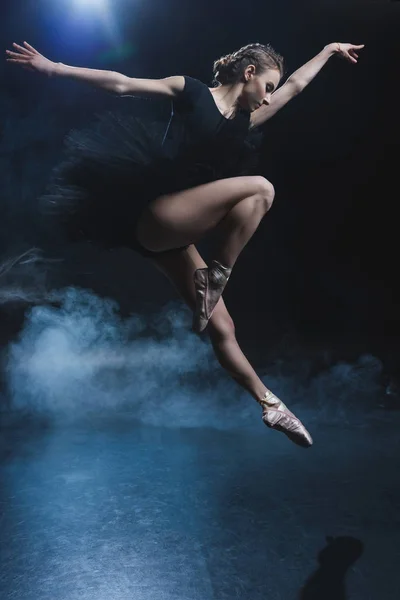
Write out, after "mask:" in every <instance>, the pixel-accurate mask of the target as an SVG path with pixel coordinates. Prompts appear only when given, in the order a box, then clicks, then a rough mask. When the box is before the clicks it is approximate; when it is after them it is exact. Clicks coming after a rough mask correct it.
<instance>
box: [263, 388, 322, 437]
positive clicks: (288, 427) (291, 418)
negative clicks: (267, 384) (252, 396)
mask: <svg viewBox="0 0 400 600" xmlns="http://www.w3.org/2000/svg"><path fill="white" fill-rule="evenodd" d="M259 404H261V407H262V409H263V415H262V420H263V421H264V423H265V424H266V426H267V427H270V428H271V429H276V431H282V433H284V434H285V435H287V437H288V438H289V439H290V440H291V441H292V442H294V443H295V444H297V445H298V446H302V447H303V448H309V447H310V446H312V444H313V440H312V437H311V435H310V434H309V433H308V431H307V429H306V428H305V427H304V425H303V423H302V422H301V421H300V420H299V419H298V418H297V417H295V415H294V414H293V413H291V412H290V410H289V409H288V408H287V406H286V405H285V404H284V403H283V402H282V401H281V400H279V398H277V397H276V396H275V394H273V393H272V392H270V391H269V390H267V392H266V393H265V396H264V398H263V399H262V400H260V401H259Z"/></svg>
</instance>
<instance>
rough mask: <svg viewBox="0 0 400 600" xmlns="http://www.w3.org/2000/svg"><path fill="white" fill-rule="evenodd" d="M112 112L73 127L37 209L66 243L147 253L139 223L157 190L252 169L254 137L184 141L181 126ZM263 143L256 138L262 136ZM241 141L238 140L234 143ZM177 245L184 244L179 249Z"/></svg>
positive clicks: (165, 191) (181, 187) (186, 186)
mask: <svg viewBox="0 0 400 600" xmlns="http://www.w3.org/2000/svg"><path fill="white" fill-rule="evenodd" d="M166 125H167V124H166V123H165V122H164V121H161V120H160V121H155V120H153V121H152V120H150V119H148V118H147V119H145V118H143V117H137V116H135V115H126V114H123V113H118V112H108V113H105V114H103V115H101V116H99V117H98V120H97V122H96V124H95V125H94V126H92V127H90V128H89V129H86V130H80V131H73V132H71V133H70V134H69V135H68V136H67V138H66V141H65V151H64V160H63V161H62V163H61V164H60V165H59V166H58V167H56V169H55V170H54V173H53V176H52V178H51V181H50V184H49V186H48V189H47V190H46V193H45V194H44V195H43V196H42V198H41V199H40V210H41V213H42V215H43V218H44V219H45V221H46V222H47V225H48V226H49V227H52V228H55V229H56V230H57V231H59V232H60V234H61V235H63V236H65V237H66V238H67V239H68V240H69V241H83V240H87V241H91V242H94V243H96V244H99V245H101V246H102V247H106V248H116V247H121V246H125V247H129V248H132V249H134V250H136V251H137V252H139V253H140V254H142V255H143V256H152V255H153V254H154V253H153V252H150V251H148V250H146V249H145V248H143V247H142V246H141V245H140V244H139V243H138V241H137V240H136V236H135V228H136V224H137V221H138V218H139V216H140V214H141V212H142V211H143V208H144V207H145V206H146V204H147V203H148V202H150V201H151V200H153V199H154V198H157V197H158V196H160V195H163V194H168V193H172V192H177V191H180V190H185V189H189V188H192V187H195V186H197V185H201V184H203V183H207V182H210V181H215V180H217V179H222V178H225V177H233V176H238V175H243V174H248V173H251V172H254V170H255V168H256V165H257V157H258V148H257V143H255V139H256V138H255V136H254V135H253V136H252V137H251V138H250V136H249V139H248V140H246V141H245V143H244V142H243V140H241V141H240V143H239V142H237V141H235V140H232V139H221V140H214V141H213V143H212V144H210V143H209V142H208V145H205V144H204V143H203V142H202V143H200V144H199V143H198V144H190V143H188V142H187V139H186V143H183V140H184V137H185V135H184V132H183V129H182V127H181V126H180V127H175V128H174V127H173V128H171V134H172V137H169V138H168V139H167V140H166V139H165V134H166V131H167V130H166ZM257 140H259V137H257ZM236 142H237V143H236ZM177 249H178V250H179V248H177Z"/></svg>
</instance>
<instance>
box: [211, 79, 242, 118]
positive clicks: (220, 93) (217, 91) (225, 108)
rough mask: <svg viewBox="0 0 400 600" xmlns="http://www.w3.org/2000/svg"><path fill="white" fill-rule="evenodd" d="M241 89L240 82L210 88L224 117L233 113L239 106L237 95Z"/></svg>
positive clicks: (238, 95)
mask: <svg viewBox="0 0 400 600" xmlns="http://www.w3.org/2000/svg"><path fill="white" fill-rule="evenodd" d="M242 89H243V84H242V83H232V84H226V85H220V86H218V87H216V88H211V92H212V94H213V95H214V98H215V101H216V103H217V105H218V107H219V109H220V110H221V112H222V113H223V114H224V115H225V116H226V117H230V116H232V115H234V114H235V113H236V112H237V110H238V109H239V108H240V104H239V97H240V95H241V93H242Z"/></svg>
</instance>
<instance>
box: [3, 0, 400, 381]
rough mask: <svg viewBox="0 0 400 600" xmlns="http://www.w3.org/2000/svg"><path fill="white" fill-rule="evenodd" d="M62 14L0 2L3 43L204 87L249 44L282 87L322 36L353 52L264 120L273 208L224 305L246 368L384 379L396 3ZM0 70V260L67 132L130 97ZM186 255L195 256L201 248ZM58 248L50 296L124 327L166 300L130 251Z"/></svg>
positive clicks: (31, 234) (392, 301) (19, 310)
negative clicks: (104, 314) (122, 321)
mask: <svg viewBox="0 0 400 600" xmlns="http://www.w3.org/2000/svg"><path fill="white" fill-rule="evenodd" d="M72 5H73V3H71V2H67V1H58V2H51V1H49V0H35V1H33V0H32V1H30V2H29V1H25V0H24V1H21V0H14V1H13V2H12V3H11V2H3V3H2V5H1V8H0V39H1V44H2V47H3V49H4V50H5V49H6V48H10V47H11V44H12V42H13V41H17V42H22V41H23V40H27V41H28V42H30V43H31V44H32V45H33V46H35V47H36V48H37V49H38V50H39V51H41V52H42V53H43V54H45V55H46V56H48V57H49V58H51V59H52V60H55V61H60V62H64V63H66V64H70V65H75V66H87V67H93V68H106V69H110V70H117V71H120V72H123V73H125V74H127V75H130V76H137V77H163V76H168V75H173V74H189V75H191V76H193V77H197V78H199V79H201V80H203V81H204V82H206V83H208V84H211V76H212V73H211V68H212V63H213V60H215V59H216V58H218V57H219V56H220V55H222V54H225V53H227V52H230V51H232V50H234V49H237V48H238V47H240V46H242V45H244V44H246V43H249V42H254V41H260V42H263V43H267V42H269V43H271V44H272V45H273V46H274V47H275V48H276V49H277V50H278V51H279V52H280V53H282V54H283V55H284V57H285V60H286V72H287V75H289V74H290V73H292V72H293V71H294V70H295V69H296V68H298V67H299V66H301V65H302V64H304V63H305V62H306V61H307V60H309V59H310V58H311V57H312V56H314V55H315V54H317V53H318V52H319V51H320V50H321V49H322V48H323V47H324V46H325V45H326V44H328V43H330V42H333V41H341V42H351V43H355V44H360V43H363V44H365V49H364V50H363V51H362V52H361V56H360V60H359V64H358V65H356V66H354V65H350V64H349V63H347V62H345V61H343V60H341V59H339V58H337V57H333V58H331V59H330V60H329V62H328V64H327V65H326V66H325V67H324V69H323V70H322V71H321V73H320V74H319V75H318V76H317V78H316V79H315V80H314V81H313V82H312V83H311V84H310V86H309V87H308V88H307V89H306V90H305V91H304V92H303V94H302V95H301V96H300V97H298V98H296V99H295V100H294V101H293V102H292V103H291V104H290V105H289V106H287V107H285V109H284V110H282V112H281V113H279V114H278V115H277V116H276V117H275V118H274V119H273V120H271V121H269V122H268V124H267V126H266V143H265V147H264V150H263V174H264V175H265V176H266V177H267V178H268V179H270V180H271V181H272V182H273V184H274V186H275V188H276V192H277V195H276V200H275V203H274V206H273V209H272V211H271V212H270V213H269V214H268V216H267V217H266V219H265V220H264V221H263V223H262V224H261V226H260V228H259V230H258V231H257V233H256V235H255V236H254V238H253V240H252V241H251V243H250V244H249V245H248V246H247V248H246V249H245V251H244V252H243V255H242V257H241V259H240V260H239V262H238V264H237V266H236V267H235V271H234V275H233V276H232V279H231V282H230V285H229V289H227V291H226V301H227V304H228V307H229V309H230V311H231V313H232V316H233V318H234V319H235V322H236V325H237V331H238V337H239V340H240V341H241V342H242V344H243V346H244V348H245V349H246V352H247V353H248V354H249V355H251V357H252V358H253V360H254V361H255V362H256V363H257V361H258V362H263V364H267V363H268V360H275V359H276V357H277V356H278V355H279V356H281V357H284V358H286V359H291V358H293V359H296V358H297V357H298V356H299V355H301V356H303V357H304V356H308V357H311V358H312V361H313V364H314V368H315V369H316V370H318V369H320V368H321V366H322V367H324V366H326V365H327V363H329V364H331V363H332V362H335V361H337V360H340V359H344V360H350V361H351V360H355V359H356V358H357V357H358V356H359V355H361V354H363V353H371V354H373V355H374V356H376V357H377V358H378V359H379V360H381V361H383V363H384V366H385V371H386V372H387V373H388V374H391V375H394V374H396V372H397V371H398V368H399V365H398V355H399V352H398V342H399V325H400V320H399V311H398V299H399V286H398V206H397V205H398V161H397V157H398V152H397V144H398V133H399V127H398V125H399V119H398V95H397V92H396V90H397V89H398V72H399V71H398V64H399V58H400V43H399V21H400V3H396V2H385V1H383V0H381V1H362V0H358V1H356V0H353V1H349V0H346V1H345V0H340V1H335V2H334V1H333V0H320V1H318V2H317V1H316V0H315V1H308V2H303V3H299V2H295V1H294V0H280V1H276V0H273V1H268V2H266V1H265V0H264V1H259V0H249V1H247V2H246V3H243V2H236V1H232V2H229V3H226V2H225V1H224V0H213V1H212V2H211V1H209V0H202V1H201V2H190V3H182V2H180V1H177V0H169V1H168V2H165V1H164V0H163V1H161V0H154V1H152V2H140V1H137V2H129V1H128V0H115V1H114V2H113V8H112V11H111V17H112V18H111V17H110V18H108V19H107V26H106V25H105V23H104V21H103V20H102V19H101V18H100V17H99V13H98V11H96V10H95V9H94V8H93V7H92V8H91V9H89V8H87V10H86V11H81V12H80V13H79V14H78V13H74V11H73V9H72ZM0 69H1V71H0V73H1V75H0V76H1V82H2V86H1V92H0V107H1V146H0V172H1V179H0V198H1V206H2V210H1V214H2V219H1V223H0V251H1V252H2V255H3V256H4V259H7V258H9V257H11V256H13V255H15V254H17V253H18V252H21V251H23V250H25V249H27V248H29V247H30V246H32V245H36V246H40V245H41V241H42V237H41V236H43V235H44V234H43V232H42V230H41V223H40V219H39V217H38V212H37V205H36V200H37V197H38V196H39V194H40V193H41V192H42V191H43V189H44V187H45V185H46V182H47V180H48V178H49V175H50V172H51V169H52V167H53V166H54V165H55V164H56V163H57V161H58V160H59V158H60V157H61V150H62V140H63V137H64V136H65V134H66V133H67V132H68V131H69V130H70V129H71V128H74V127H82V126H85V125H87V124H88V123H90V122H91V120H92V118H93V115H95V114H96V113H97V112H99V111H101V110H103V109H108V108H110V107H111V108H112V107H113V106H115V103H116V102H132V103H133V104H132V106H138V104H142V103H143V102H145V101H143V100H137V99H136V100H130V99H129V100H120V99H114V98H111V97H110V96H108V95H107V94H105V93H103V92H100V91H97V90H95V89H92V88H89V87H86V86H85V85H82V84H78V83H76V82H72V81H66V80H57V79H46V78H43V77H41V76H38V75H35V74H31V73H28V72H26V71H23V70H19V69H17V68H15V67H12V66H10V65H8V64H7V63H6V62H5V61H3V62H2V63H1V65H0ZM157 110H163V107H162V106H161V107H160V106H158V105H157ZM201 249H202V250H203V251H204V253H205V255H206V256H207V252H208V251H209V247H208V242H207V241H206V242H205V244H204V246H202V248H201ZM68 252H69V253H70V255H71V257H72V261H71V264H74V265H75V266H74V267H72V268H70V267H68V268H65V266H61V267H60V270H59V271H58V273H57V274H56V275H54V273H53V274H52V275H51V276H50V282H51V281H52V280H51V277H54V278H55V279H54V281H56V283H54V285H58V284H60V283H61V284H62V285H63V284H67V283H73V284H77V285H81V286H83V287H87V288H89V289H92V290H94V292H95V293H96V294H99V295H106V296H109V297H113V298H115V299H116V300H117V301H118V303H119V305H120V309H121V313H122V314H123V315H127V314H130V313H131V312H135V311H136V312H140V313H141V314H142V315H146V314H149V315H150V314H153V313H154V312H156V311H158V310H159V309H160V308H161V307H162V306H163V305H164V304H165V303H167V302H168V301H169V300H170V299H172V298H175V297H176V294H175V292H174V290H172V288H170V286H169V283H168V282H167V281H165V280H164V279H163V278H162V276H161V275H160V274H159V273H158V272H156V271H155V270H154V269H153V267H151V266H150V265H148V263H147V262H146V261H145V260H143V259H142V258H141V257H140V256H138V255H136V254H134V253H132V252H131V251H128V250H123V249H121V250H118V251H114V252H111V253H110V252H105V251H101V250H98V249H96V248H93V247H89V248H86V247H81V248H78V247H76V248H75V249H68ZM18 277H20V278H21V286H22V287H23V286H24V285H26V286H28V287H29V286H31V287H32V286H33V287H35V285H36V282H37V281H38V280H37V279H36V278H37V277H40V276H39V275H38V274H37V272H36V271H32V272H31V273H29V269H26V268H25V271H24V270H23V271H21V272H20V273H17V274H16V275H15V274H8V275H6V276H3V292H4V290H6V289H7V286H10V285H11V286H12V285H14V284H15V282H16V281H18ZM40 283H42V280H40ZM24 314H25V306H24V304H23V303H21V302H16V301H11V302H10V301H7V302H3V304H2V307H1V312H0V319H1V332H2V333H1V341H2V344H3V345H4V346H6V344H7V343H8V341H9V340H10V339H13V338H14V337H15V336H16V335H17V333H18V332H19V330H20V328H21V326H22V322H23V317H24ZM260 347H262V348H263V353H262V358H260V356H259V354H260V353H259V351H258V350H259V348H260Z"/></svg>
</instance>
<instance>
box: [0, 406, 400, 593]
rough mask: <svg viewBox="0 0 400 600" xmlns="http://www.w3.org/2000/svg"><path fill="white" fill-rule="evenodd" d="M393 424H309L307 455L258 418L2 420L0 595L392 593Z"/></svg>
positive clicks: (397, 533) (399, 533)
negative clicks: (200, 425) (157, 423)
mask: <svg viewBox="0 0 400 600" xmlns="http://www.w3.org/2000/svg"><path fill="white" fill-rule="evenodd" d="M394 418H396V419H397V421H396V420H395V421H394V422H393V419H394ZM399 421H400V418H399V416H398V414H393V415H387V416H386V417H385V418H383V419H378V420H377V422H376V423H375V424H374V423H373V422H372V423H369V424H368V426H366V427H360V428H352V429H343V428H339V427H337V426H335V427H330V428H327V427H321V428H319V429H318V430H317V431H315V429H314V431H313V435H314V439H315V445H314V447H313V448H312V449H310V450H303V449H299V448H297V447H296V446H293V445H292V444H291V443H290V442H289V441H288V440H287V439H286V438H285V437H284V436H282V435H281V434H278V433H276V432H272V431H269V430H268V429H266V428H264V427H263V426H262V424H260V427H259V429H255V430H254V431H245V432H241V431H229V432H227V431H216V430H213V429H194V428H192V429H189V428H187V429H173V428H170V429H163V428H157V427H150V426H145V425H143V424H140V423H138V422H135V421H134V420H133V419H132V418H131V417H130V416H128V415H123V414H121V415H119V416H118V415H115V414H114V415H108V416H107V415H103V416H102V417H95V418H94V417H93V418H91V419H88V418H87V419H86V420H84V421H81V422H80V423H77V424H74V425H71V424H69V425H65V426H64V427H63V426H60V425H58V426H57V427H54V426H50V425H44V424H42V425H38V424H37V423H36V424H33V423H32V422H31V423H25V424H19V425H16V424H14V425H10V424H8V425H7V427H4V428H3V432H2V461H1V492H0V493H1V509H2V517H1V542H0V544H1V545H0V549H1V577H0V596H1V598H2V600H17V599H18V600H36V599H38V600H39V599H40V600H50V599H51V600H75V599H77V600H78V599H79V600H130V599H132V600H212V599H213V600H214V599H215V600H225V599H229V600H231V599H234V598H240V599H243V600H244V599H246V600H258V599H260V600H261V599H262V600H275V599H276V600H277V599H282V600H291V599H292V600H316V599H321V600H343V599H345V598H346V599H349V600H350V599H351V600H369V599H371V600H397V599H398V598H400V576H399V566H398V565H399V560H400V512H399V483H398V477H399V472H400V471H399V466H400V452H399V450H400V443H399V439H400V438H399V435H398V426H399Z"/></svg>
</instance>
